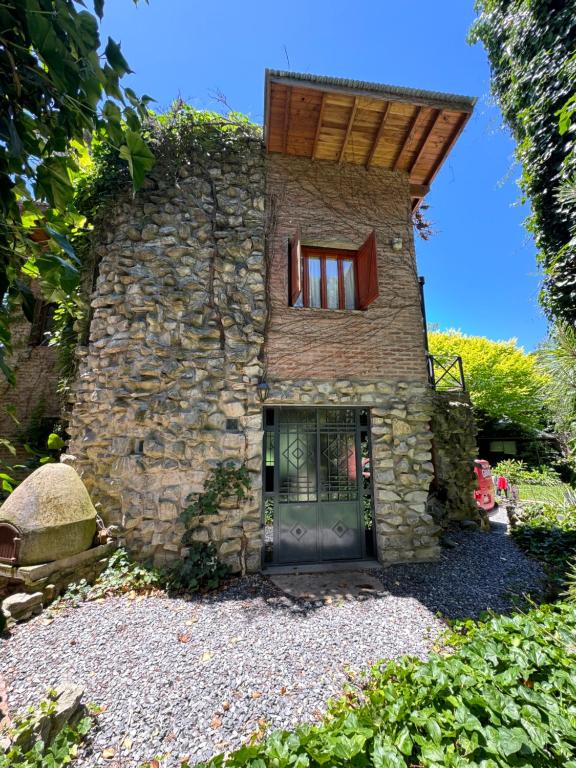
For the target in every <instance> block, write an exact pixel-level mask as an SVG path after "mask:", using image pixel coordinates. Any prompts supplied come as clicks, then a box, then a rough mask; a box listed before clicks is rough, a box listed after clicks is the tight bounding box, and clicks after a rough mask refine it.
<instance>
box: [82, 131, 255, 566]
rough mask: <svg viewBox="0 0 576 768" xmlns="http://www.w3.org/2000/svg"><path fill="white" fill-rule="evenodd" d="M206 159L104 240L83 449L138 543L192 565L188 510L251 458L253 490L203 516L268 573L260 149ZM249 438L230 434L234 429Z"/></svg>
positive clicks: (112, 518)
mask: <svg viewBox="0 0 576 768" xmlns="http://www.w3.org/2000/svg"><path fill="white" fill-rule="evenodd" d="M207 159H208V158H207V156H205V155H202V154H200V153H197V154H196V155H193V156H191V157H190V158H189V161H188V162H187V163H185V164H183V166H182V167H181V168H180V169H179V173H178V178H176V179H174V178H172V177H171V176H170V175H169V174H168V173H166V172H163V169H162V167H160V166H158V167H157V168H156V170H155V171H154V173H153V174H152V176H151V177H150V179H149V180H148V184H147V189H145V190H143V191H142V192H141V193H139V194H138V195H137V196H136V198H135V199H134V200H133V199H132V198H131V197H129V196H126V197H125V198H124V199H121V200H119V201H118V203H117V205H116V206H115V209H114V210H113V211H112V212H111V215H110V220H109V222H108V228H107V233H106V237H105V238H104V241H103V242H100V243H99V244H98V245H97V249H98V257H99V274H98V278H97V282H96V289H95V291H94V294H93V297H92V310H93V319H92V323H91V328H90V341H89V345H88V348H87V349H84V350H81V352H80V354H81V363H80V371H79V376H78V381H77V384H76V387H75V391H74V394H73V400H74V409H73V414H72V418H71V422H70V426H69V432H70V434H71V436H72V439H71V442H70V453H71V454H72V455H73V456H74V457H75V459H74V463H73V465H74V466H75V468H76V469H77V470H78V471H79V472H80V474H81V476H82V478H83V480H84V482H85V483H86V485H87V487H88V489H89V491H90V492H91V494H92V497H93V500H94V501H95V502H96V503H97V504H98V503H99V504H100V510H101V513H102V515H103V516H104V517H105V519H106V520H107V521H108V522H110V523H117V524H120V525H121V526H122V527H123V528H124V531H125V539H126V544H127V546H128V547H129V549H130V550H132V551H133V552H135V553H137V554H138V555H139V556H140V557H142V558H148V559H153V560H154V561H155V562H156V563H157V564H163V563H164V562H165V561H166V560H169V559H174V558H176V557H178V556H179V552H180V542H181V537H182V534H183V525H182V523H181V522H180V521H179V519H178V518H179V514H180V512H181V511H182V509H183V508H184V506H185V505H186V499H187V497H188V496H189V494H191V493H200V492H201V491H202V490H203V488H204V483H205V481H206V479H207V477H208V475H209V472H210V470H211V469H212V468H214V467H215V466H216V465H217V463H218V462H221V461H224V462H225V461H228V460H231V461H234V462H236V463H242V462H245V463H246V465H247V466H248V468H249V470H250V472H251V475H252V492H251V494H250V495H249V496H248V498H247V499H245V500H244V501H243V502H242V504H241V505H236V506H232V507H231V508H230V509H226V510H225V511H223V513H222V514H219V515H212V516H210V517H206V518H202V519H201V520H200V521H199V526H198V528H197V529H196V538H197V539H198V540H202V541H208V540H211V541H213V542H214V543H215V544H216V546H217V549H218V554H219V556H220V558H221V559H222V560H223V561H224V562H226V563H228V564H229V565H230V566H231V568H232V569H233V570H234V571H246V570H256V569H258V568H259V567H260V527H261V526H260V501H259V500H260V488H261V449H262V433H261V415H260V404H259V402H257V396H256V383H257V381H258V380H259V377H260V375H261V370H262V368H261V362H260V358H261V350H262V344H263V341H264V327H265V318H266V302H265V295H264V290H265V282H264V281H265V264H264V165H263V154H262V150H261V144H260V141H259V140H257V139H248V138H247V139H246V141H245V142H244V143H243V144H242V147H241V148H240V149H238V150H237V151H234V150H228V151H226V150H223V151H222V152H221V153H218V152H216V153H213V154H212V155H211V156H210V160H209V164H208V165H207ZM228 419H237V420H238V427H239V429H238V430H237V431H236V430H235V431H227V420H228Z"/></svg>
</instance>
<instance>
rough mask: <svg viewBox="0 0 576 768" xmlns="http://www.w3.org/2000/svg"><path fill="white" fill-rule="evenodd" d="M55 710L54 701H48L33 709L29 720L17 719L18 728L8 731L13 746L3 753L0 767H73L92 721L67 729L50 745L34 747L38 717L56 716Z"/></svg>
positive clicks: (68, 726)
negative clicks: (34, 726) (35, 724)
mask: <svg viewBox="0 0 576 768" xmlns="http://www.w3.org/2000/svg"><path fill="white" fill-rule="evenodd" d="M54 709H55V704H54V701H53V700H52V699H46V700H44V701H41V702H40V704H39V706H38V708H37V709H35V708H33V707H31V708H30V709H29V710H28V712H27V714H26V716H25V717H21V718H19V719H16V720H15V723H14V726H13V727H12V728H10V729H9V730H8V731H7V735H8V737H9V739H10V742H11V746H10V747H9V748H8V749H6V750H5V751H4V753H3V754H0V768H63V767H64V766H65V765H70V763H71V762H72V761H73V760H74V759H75V757H76V755H77V752H78V745H79V744H80V742H81V741H82V739H83V738H84V736H85V735H86V734H87V733H88V731H89V730H90V727H91V725H92V721H91V719H90V718H89V717H84V718H82V719H81V720H80V721H79V722H78V723H77V724H76V725H74V726H70V725H67V726H65V727H64V728H63V729H62V730H61V731H60V733H59V734H58V735H57V736H56V738H55V739H54V741H53V742H52V744H50V745H47V744H45V743H44V742H43V741H42V740H39V741H36V742H34V743H33V744H30V734H31V733H32V727H33V725H34V722H35V719H36V717H37V716H38V715H40V716H42V715H50V714H53V713H54ZM0 736H2V734H1V733H0ZM19 744H23V745H24V746H18V745H19Z"/></svg>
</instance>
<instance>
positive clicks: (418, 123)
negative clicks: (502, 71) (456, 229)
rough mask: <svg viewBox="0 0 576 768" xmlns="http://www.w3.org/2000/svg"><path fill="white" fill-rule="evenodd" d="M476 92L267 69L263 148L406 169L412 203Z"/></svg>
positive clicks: (441, 158) (424, 191)
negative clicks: (423, 88)
mask: <svg viewBox="0 0 576 768" xmlns="http://www.w3.org/2000/svg"><path fill="white" fill-rule="evenodd" d="M475 103H476V99H475V98H472V97H469V96H457V95H455V94H449V93H435V92H433V91H421V90H415V89H412V88H398V87H396V86H389V85H378V84H375V83H363V82H357V81H349V80H341V79H337V78H328V77H318V76H314V75H301V74H297V73H294V72H279V71H276V70H266V103H265V111H264V140H265V143H266V150H267V152H277V153H281V154H285V155H294V156H297V157H308V158H310V159H313V160H328V161H331V162H335V163H352V164H354V165H363V166H365V167H366V168H372V167H375V168H387V169H389V170H398V171H406V173H408V175H409V178H410V193H411V197H412V210H416V208H418V206H419V205H420V203H421V202H422V199H423V198H424V197H425V195H426V194H427V193H428V191H429V189H430V184H431V183H432V181H433V179H434V177H435V176H436V174H437V173H438V171H439V170H440V168H441V166H442V164H443V162H444V160H445V159H446V157H447V156H448V154H449V152H450V150H451V149H452V147H453V146H454V143H455V142H456V140H457V139H458V137H459V136H460V134H461V133H462V130H463V129H464V126H465V125H466V123H467V122H468V120H469V118H470V115H471V114H472V110H473V109H474V105H475Z"/></svg>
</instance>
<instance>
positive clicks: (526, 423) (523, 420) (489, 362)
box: [429, 330, 547, 429]
mask: <svg viewBox="0 0 576 768" xmlns="http://www.w3.org/2000/svg"><path fill="white" fill-rule="evenodd" d="M429 343H430V352H431V353H432V354H433V355H460V356H461V357H462V362H463V364H464V376H465V379H466V388H467V389H468V391H469V392H470V398H471V400H472V404H473V406H474V409H475V411H476V412H477V413H478V412H480V413H481V414H483V415H485V416H487V417H488V418H491V419H497V420H499V419H505V420H508V421H511V422H513V423H515V424H518V425H521V426H523V427H526V428H528V429H534V428H541V427H542V426H543V425H544V423H545V421H546V415H547V413H546V404H545V402H544V398H543V396H542V388H543V386H544V384H545V376H544V375H543V374H542V372H541V371H540V370H539V369H538V367H537V363H536V358H535V357H534V356H533V355H528V354H526V353H525V352H524V350H523V349H522V348H520V347H518V346H517V345H516V341H515V339H511V340H509V341H492V340H491V339H487V338H484V337H483V336H467V335H465V334H463V333H461V332H460V331H455V330H449V331H444V332H439V331H436V332H431V333H430V334H429Z"/></svg>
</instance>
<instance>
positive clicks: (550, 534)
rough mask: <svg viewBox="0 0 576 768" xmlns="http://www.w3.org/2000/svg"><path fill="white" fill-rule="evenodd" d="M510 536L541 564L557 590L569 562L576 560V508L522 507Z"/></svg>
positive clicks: (552, 505) (565, 506)
mask: <svg viewBox="0 0 576 768" xmlns="http://www.w3.org/2000/svg"><path fill="white" fill-rule="evenodd" d="M512 535H513V537H514V540H515V541H516V543H517V544H518V545H519V546H520V547H521V548H522V549H523V550H524V551H525V552H527V553H528V554H529V555H532V556H533V557H535V558H536V559H537V560H539V561H540V562H541V563H542V564H543V565H544V568H545V570H546V572H547V575H548V578H549V580H550V586H551V587H552V589H553V590H554V591H556V592H557V591H558V590H559V589H561V588H562V587H563V585H564V582H565V578H566V572H567V570H568V566H569V563H570V560H571V559H572V558H574V557H576V506H574V505H573V504H530V505H526V506H525V507H524V508H523V510H522V512H521V515H520V516H519V518H518V523H517V525H516V527H515V528H513V529H512Z"/></svg>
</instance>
